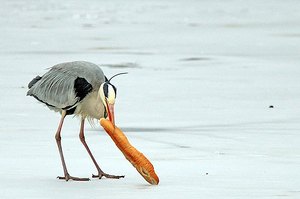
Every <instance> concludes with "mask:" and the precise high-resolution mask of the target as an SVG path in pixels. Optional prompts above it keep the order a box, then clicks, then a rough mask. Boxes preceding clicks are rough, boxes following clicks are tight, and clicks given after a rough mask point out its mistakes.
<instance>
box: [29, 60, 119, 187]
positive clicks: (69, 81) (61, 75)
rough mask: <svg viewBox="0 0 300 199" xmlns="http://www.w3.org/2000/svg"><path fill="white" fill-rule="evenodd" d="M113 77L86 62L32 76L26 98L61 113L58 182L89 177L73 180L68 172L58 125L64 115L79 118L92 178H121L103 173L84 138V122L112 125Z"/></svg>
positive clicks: (57, 133)
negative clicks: (106, 121)
mask: <svg viewBox="0 0 300 199" xmlns="http://www.w3.org/2000/svg"><path fill="white" fill-rule="evenodd" d="M120 74H124V73H119V74H116V75H114V76H113V77H115V76H117V75H120ZM113 77H111V78H110V79H108V78H107V77H106V76H105V75H104V74H103V71H102V70H101V68H100V67H99V66H98V65H96V64H93V63H90V62H86V61H74V62H65V63H60V64H57V65H54V66H53V67H51V68H49V71H47V72H46V73H45V74H44V75H42V76H36V77H35V78H34V79H32V80H31V81H30V82H29V84H28V89H29V90H28V92H27V95H28V96H32V97H34V98H35V99H37V100H38V101H39V102H41V103H43V104H45V105H46V106H47V107H48V108H49V109H50V110H53V111H55V112H59V113H60V114H61V118H60V121H59V125H58V128H57V131H56V133H55V140H56V143H57V147H58V151H59V154H60V159H61V163H62V167H63V172H64V176H58V179H64V180H66V181H68V180H75V181H88V180H90V179H89V178H80V177H74V176H72V175H70V174H69V172H68V169H67V165H66V162H65V158H64V154H63V149H62V144H61V131H62V126H63V123H64V119H65V117H66V116H67V115H75V116H78V117H80V119H81V122H80V130H79V138H80V141H81V143H82V144H83V145H84V147H85V149H86V150H87V152H88V154H89V156H90V158H91V159H92V161H93V163H94V165H95V167H96V169H97V171H98V174H97V175H92V177H93V178H99V179H101V178H102V177H106V178H114V179H119V178H123V177H124V176H123V175H110V174H107V173H105V172H103V170H102V169H101V168H100V167H99V164H98V163H97V161H96V159H95V158H94V156H93V154H92V152H91V150H90V148H89V146H88V145H87V143H86V141H85V135H84V124H85V120H86V119H87V120H93V119H98V120H99V119H100V118H103V117H105V118H106V117H108V119H109V120H110V121H111V122H112V123H113V124H115V119H114V104H115V99H116V94H117V89H116V87H115V86H114V85H113V84H112V83H111V82H110V80H111V79H112V78H113Z"/></svg>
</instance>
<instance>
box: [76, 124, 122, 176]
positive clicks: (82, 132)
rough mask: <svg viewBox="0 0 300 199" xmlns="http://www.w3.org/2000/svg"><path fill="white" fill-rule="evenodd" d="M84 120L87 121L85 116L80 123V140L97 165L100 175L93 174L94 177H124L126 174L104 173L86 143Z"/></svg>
mask: <svg viewBox="0 0 300 199" xmlns="http://www.w3.org/2000/svg"><path fill="white" fill-rule="evenodd" d="M84 121H85V118H82V119H81V125H80V133H79V138H80V141H81V142H82V144H83V146H84V147H85V149H86V150H87V152H88V154H89V155H90V157H91V159H92V161H93V163H94V165H95V166H96V168H97V171H98V175H93V178H100V179H101V178H102V177H103V176H104V177H106V178H115V179H119V178H124V176H115V175H109V174H107V173H104V172H103V171H102V170H101V169H100V167H99V165H98V163H97V161H96V159H95V158H94V156H93V154H92V152H91V150H90V148H89V146H88V145H87V143H86V141H85V137H84Z"/></svg>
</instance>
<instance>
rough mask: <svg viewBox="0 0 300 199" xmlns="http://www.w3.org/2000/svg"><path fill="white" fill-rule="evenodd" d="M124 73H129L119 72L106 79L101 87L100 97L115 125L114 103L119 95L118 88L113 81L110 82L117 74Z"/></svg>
mask: <svg viewBox="0 0 300 199" xmlns="http://www.w3.org/2000/svg"><path fill="white" fill-rule="evenodd" d="M122 74H127V73H118V74H116V75H114V76H112V77H111V78H110V79H109V80H108V79H106V80H105V82H103V83H102V84H101V86H100V88H99V96H100V99H101V101H102V103H103V105H104V107H105V109H106V113H107V116H108V119H109V120H110V121H111V123H113V125H115V115H114V105H115V100H116V97H117V88H116V87H115V86H114V85H113V84H112V83H110V80H111V79H112V78H114V77H115V76H117V75H122Z"/></svg>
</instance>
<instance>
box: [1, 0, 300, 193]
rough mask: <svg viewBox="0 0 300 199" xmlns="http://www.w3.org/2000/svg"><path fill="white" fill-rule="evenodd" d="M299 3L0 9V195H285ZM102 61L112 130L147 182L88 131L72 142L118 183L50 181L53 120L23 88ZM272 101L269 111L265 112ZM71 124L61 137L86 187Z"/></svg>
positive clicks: (299, 179)
mask: <svg viewBox="0 0 300 199" xmlns="http://www.w3.org/2000/svg"><path fill="white" fill-rule="evenodd" d="M299 7H300V2H299V1H295V0H287V1H280V0H274V1H259V0H254V1H242V0H232V1H221V0H215V1H206V0H203V1H199V0H186V1H179V0H178V1H171V0H163V1H159V0H149V1H144V2H142V1H137V0H130V1H120V0H115V1H98V0H93V1H83V0H76V1H71V0H64V1H58V0H50V1H33V0H31V1H30V0H28V1H20V0H10V1H2V2H1V6H0V37H1V39H0V59H1V62H0V91H1V98H0V110H1V114H0V177H1V180H0V198H5V199H6V198H9V199H10V198H152V199H153V198H189V199H191V198H195V199H196V198H197V199H198V198H220V199H224V198H272V199H273V198H299V197H300V167H299V165H300V144H299V143H300V134H299V130H300V123H299V121H300V103H299V102H300V68H299V64H300V61H299V60H300V59H299V58H300V57H299V56H300V54H299V52H300V23H299V21H300V12H299ZM74 60H86V61H91V62H94V63H97V64H100V65H102V68H103V70H104V72H105V73H106V74H107V76H108V77H109V76H111V75H113V74H115V73H118V72H129V74H128V75H126V76H120V77H118V78H115V79H114V80H113V83H114V84H115V85H116V86H117V88H118V98H117V102H116V103H117V104H116V123H117V125H118V126H119V127H120V128H122V129H123V131H124V132H125V133H126V135H127V136H128V138H129V140H130V141H131V143H132V144H133V145H134V146H135V147H136V148H138V149H139V150H140V151H141V152H143V153H144V154H145V155H146V156H147V157H148V158H149V159H150V160H151V161H152V163H153V165H154V166H155V170H156V172H157V174H158V176H159V177H160V184H159V185H158V186H151V185H148V184H147V182H146V181H144V179H143V178H142V177H141V176H140V175H139V174H138V173H137V172H136V170H135V169H134V168H133V167H132V166H131V165H130V163H129V162H127V160H126V159H125V158H124V157H123V155H122V154H121V152H120V151H119V150H118V149H117V147H116V146H115V145H114V144H113V142H112V141H111V140H110V138H109V137H108V136H107V135H106V134H105V133H104V131H103V130H102V129H101V127H100V126H99V125H98V124H97V123H96V125H95V128H92V127H90V126H89V125H87V130H86V138H87V142H88V144H89V145H90V148H91V150H92V151H93V153H94V155H95V157H96V159H97V160H98V162H99V164H100V166H101V167H102V169H103V170H104V171H106V172H108V173H111V174H124V175H125V176H126V177H125V178H124V179H121V180H111V179H102V180H98V179H92V180H91V181H89V182H74V181H69V182H65V181H60V180H58V179H56V176H58V175H62V167H61V163H60V159H59V155H58V151H57V148H56V143H55V140H54V133H55V130H56V128H57V125H58V121H59V115H57V114H56V113H53V112H51V111H49V110H47V108H46V107H45V106H43V105H41V104H39V103H38V102H37V101H36V100H35V99H34V98H31V97H26V92H27V84H28V82H29V81H30V80H31V79H32V78H33V77H35V76H36V75H39V74H40V75H41V74H43V73H44V72H45V71H46V68H48V67H50V66H52V65H54V64H57V63H60V62H65V61H74ZM270 105H273V106H274V108H269V106H270ZM78 131H79V120H78V119H76V118H71V117H69V118H67V119H66V122H65V125H64V128H63V132H62V136H63V140H62V143H63V148H64V152H65V158H66V162H67V165H68V168H69V171H70V173H71V174H72V175H75V176H80V177H91V175H92V173H95V171H96V170H95V168H94V166H93V163H92V162H91V160H90V159H89V157H88V155H87V153H86V151H85V149H84V147H83V146H82V145H81V143H80V141H79V139H78Z"/></svg>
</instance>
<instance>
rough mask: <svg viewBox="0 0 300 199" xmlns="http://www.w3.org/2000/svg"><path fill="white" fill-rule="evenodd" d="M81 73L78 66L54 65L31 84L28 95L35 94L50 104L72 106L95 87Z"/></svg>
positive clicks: (65, 107)
mask: <svg viewBox="0 0 300 199" xmlns="http://www.w3.org/2000/svg"><path fill="white" fill-rule="evenodd" d="M80 75H81V74H79V73H78V71H77V70H76V67H75V68H74V69H73V70H70V69H69V68H68V67H63V66H54V67H52V68H51V69H50V70H49V71H48V72H47V73H45V74H44V75H43V76H42V77H41V78H40V79H39V80H38V81H36V82H35V83H34V85H31V88H30V90H29V91H28V93H27V95H31V96H34V97H35V98H36V99H38V100H39V101H41V102H43V103H45V104H46V105H48V106H52V107H56V108H60V109H69V108H72V107H74V106H75V105H76V104H77V103H78V102H79V101H80V100H82V99H83V98H84V97H85V96H86V95H87V94H88V93H89V92H91V91H92V89H93V87H92V85H91V84H90V83H89V82H88V81H87V80H86V79H85V78H81V77H80Z"/></svg>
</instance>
